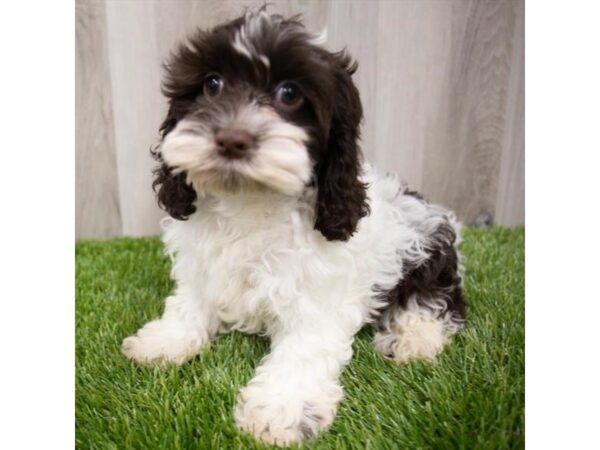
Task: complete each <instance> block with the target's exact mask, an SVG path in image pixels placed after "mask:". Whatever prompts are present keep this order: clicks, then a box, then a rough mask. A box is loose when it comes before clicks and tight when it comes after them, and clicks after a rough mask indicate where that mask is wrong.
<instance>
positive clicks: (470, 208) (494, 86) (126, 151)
mask: <svg viewBox="0 0 600 450" xmlns="http://www.w3.org/2000/svg"><path fill="white" fill-rule="evenodd" d="M104 2H105V3H104V4H105V7H106V21H107V22H106V27H107V28H106V33H107V35H108V61H106V60H102V55H101V51H102V49H101V48H100V47H98V48H96V47H89V46H88V47H86V52H87V53H89V54H88V55H85V56H82V58H87V59H88V60H95V62H94V64H95V66H94V67H96V68H98V69H99V70H100V72H101V71H102V70H104V73H105V78H106V73H107V72H106V67H107V66H108V67H109V68H110V80H107V81H108V82H104V83H99V86H101V87H98V89H100V90H101V91H102V93H101V95H99V96H98V97H102V98H105V99H110V102H111V104H110V105H108V106H109V107H110V108H108V110H107V109H106V105H105V106H104V109H99V111H103V110H106V111H109V110H110V109H111V108H112V111H113V112H114V121H110V120H108V116H106V117H107V123H106V124H105V125H103V126H104V127H105V128H106V130H105V133H104V134H106V136H107V138H106V139H105V140H107V139H111V136H113V134H111V131H110V128H111V126H113V128H114V142H113V145H114V149H115V150H112V155H113V159H112V161H113V166H112V169H111V166H110V164H107V161H108V162H110V158H109V159H108V160H107V161H104V163H102V162H99V164H98V165H97V166H94V167H97V169H90V168H89V167H90V162H94V159H93V158H96V156H94V157H93V158H92V159H90V156H89V155H96V153H95V152H93V151H89V150H86V151H83V150H80V149H79V146H78V161H79V160H80V159H82V158H84V157H87V158H88V161H89V162H88V163H87V167H88V168H87V169H86V168H85V167H86V166H85V165H80V164H79V163H78V176H79V175H80V167H81V173H82V174H84V175H82V176H81V178H82V179H89V178H92V177H93V175H94V171H96V170H98V171H100V172H102V173H100V174H97V175H98V176H99V178H101V179H103V180H110V172H111V170H112V174H113V175H112V176H113V181H112V184H111V186H112V187H113V191H112V192H113V194H112V195H113V196H112V200H107V199H106V198H99V197H98V194H97V192H98V191H96V194H94V193H93V191H91V192H90V189H92V188H90V185H89V182H88V183H87V184H86V183H81V184H78V197H81V198H82V199H83V198H90V199H92V200H91V202H90V205H93V206H91V207H90V208H91V209H92V210H93V209H94V208H96V209H97V210H98V211H103V210H106V206H103V205H106V204H109V205H110V204H112V205H113V210H112V212H111V213H110V214H108V213H107V214H104V213H99V214H96V215H92V216H88V217H94V218H95V219H94V221H95V222H94V221H92V222H94V223H91V222H90V223H89V224H88V223H87V222H85V220H84V219H83V218H82V217H80V211H82V210H81V208H80V207H79V203H81V202H78V210H77V214H78V224H81V226H80V227H79V228H78V236H79V235H81V236H84V235H85V236H94V235H96V234H98V229H99V228H102V227H104V228H105V229H106V230H109V231H106V232H105V233H108V234H111V233H117V232H122V233H124V234H131V235H145V234H154V233H157V232H158V231H159V227H158V219H159V217H160V216H162V214H163V213H161V212H160V210H159V209H158V208H157V206H156V204H155V200H154V196H153V193H152V191H151V189H150V184H151V168H152V166H153V164H154V163H153V161H152V160H151V159H150V157H149V154H148V148H149V147H150V145H151V144H152V143H154V142H156V139H157V137H158V126H159V124H160V122H161V119H162V117H163V116H164V114H165V112H166V104H165V101H164V99H163V98H162V96H161V94H160V89H159V86H160V80H161V77H162V72H161V63H162V62H163V61H164V60H165V59H166V58H167V57H168V55H169V52H170V50H171V49H172V48H173V46H174V45H175V44H176V43H177V42H178V41H180V40H181V39H183V38H184V37H185V36H187V35H188V34H189V33H190V32H191V31H192V30H194V29H195V28H196V27H200V28H209V27H212V26H215V25H217V24H219V23H221V22H223V21H226V20H230V19H232V18H234V17H236V16H238V15H239V14H241V13H243V11H244V10H245V8H258V7H260V6H261V5H262V4H263V3H264V2H263V1H262V0H221V1H219V0H203V1H192V0H169V1H164V0H144V1H115V0H104ZM88 3H89V2H88ZM92 3H93V4H95V5H98V4H101V3H102V2H101V0H94V2H92ZM523 4H524V2H523V0H493V1H490V0H452V1H441V0H394V1H391V0H378V1H377V0H373V1H361V0H344V1H342V0H323V1H319V0H275V1H271V2H269V11H270V12H272V13H280V14H283V15H284V16H290V15H293V14H298V13H300V14H302V15H303V16H304V22H305V23H306V25H307V28H308V29H309V30H310V31H312V32H320V31H321V30H322V29H323V28H327V31H328V40H327V43H326V46H327V48H329V49H330V50H333V51H337V50H341V49H342V48H344V47H347V48H348V50H349V52H350V53H351V55H352V56H353V57H354V58H355V59H357V60H358V62H359V70H358V72H357V73H356V75H355V81H356V84H357V85H358V87H359V90H360V92H361V96H362V101H363V107H364V112H365V121H364V126H363V133H362V147H363V151H364V153H365V155H366V157H367V159H368V160H369V161H371V162H372V163H373V164H374V165H376V166H377V167H379V168H381V169H382V170H385V171H390V172H396V173H398V174H399V175H400V177H401V178H403V179H404V180H406V181H408V182H409V183H410V184H412V185H413V186H414V187H415V188H417V189H419V190H421V191H422V192H423V193H424V194H425V195H426V197H428V198H429V199H430V200H432V201H434V202H436V203H441V204H445V205H447V206H449V207H451V208H453V209H455V210H456V211H457V213H458V216H459V218H460V219H461V220H463V221H465V222H467V223H473V222H477V221H478V222H482V221H483V222H486V221H488V222H489V221H492V220H493V222H494V223H497V224H504V225H519V224H523V223H524V192H523V191H524V170H523V167H524V125H523V124H524V101H523V96H524V75H523V72H524V51H523V47H524V28H523V27H524V25H523V15H524V13H523V10H524V7H523ZM78 26H79V22H78ZM79 36H80V33H79V32H78V41H79ZM82 48H83V47H82ZM104 51H106V49H105V50H104ZM97 54H98V55H99V56H98V55H97ZM99 77H100V78H101V75H99ZM78 83H79V80H78ZM107 91H108V92H107ZM94 105H96V104H95V103H94ZM94 108H99V106H98V105H96V106H94ZM89 114H96V116H99V117H103V115H102V113H99V112H98V110H95V111H90V112H89ZM112 122H114V124H112ZM92 123H94V120H89V121H86V120H82V121H78V128H82V129H84V130H83V131H82V134H83V135H90V131H89V128H91V126H90V125H91V124H92ZM98 126H99V125H96V127H98ZM78 133H79V130H78ZM86 133H87V134H86ZM78 142H79V141H78ZM107 142H109V141H107ZM107 145H110V143H109V144H107ZM80 152H83V156H80V155H79V153H80ZM86 152H87V153H86ZM85 155H88V156H85ZM115 155H116V167H117V169H118V183H117V182H116V181H115V180H114V178H115V170H114V167H115V165H114V161H115ZM98 157H100V156H98ZM102 157H106V155H105V156H102ZM116 186H118V191H116V190H115V189H116ZM79 190H81V191H82V192H81V193H80V192H79ZM106 192H107V195H108V198H109V199H110V198H111V197H110V195H111V194H110V192H111V191H110V189H108V190H107V191H106ZM115 192H118V195H117V197H116V198H117V200H118V201H115ZM79 194H81V195H79ZM94 195H97V197H94ZM111 201H112V203H111ZM115 202H116V206H117V208H116V209H115V208H114V206H115ZM118 207H120V210H121V213H120V214H121V215H120V216H119V211H118ZM102 221H105V222H106V224H104V223H102V224H101V223H100V222H102ZM119 223H122V226H120V228H119V227H118V226H117V227H115V224H119Z"/></svg>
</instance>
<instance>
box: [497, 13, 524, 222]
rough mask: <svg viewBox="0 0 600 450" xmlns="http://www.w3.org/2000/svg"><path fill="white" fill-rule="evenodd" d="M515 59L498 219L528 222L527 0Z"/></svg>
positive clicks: (519, 17) (518, 28) (518, 18)
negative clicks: (526, 215) (526, 162)
mask: <svg viewBox="0 0 600 450" xmlns="http://www.w3.org/2000/svg"><path fill="white" fill-rule="evenodd" d="M516 14H517V15H516V24H515V33H514V37H513V51H512V53H513V58H512V62H511V71H510V81H509V86H508V101H507V106H506V128H505V132H504V143H503V150H502V159H501V163H500V174H499V176H498V190H497V193H496V214H495V220H496V223H500V224H503V225H507V226H516V225H523V224H524V222H525V48H524V42H525V4H524V3H523V2H518V3H517V11H516Z"/></svg>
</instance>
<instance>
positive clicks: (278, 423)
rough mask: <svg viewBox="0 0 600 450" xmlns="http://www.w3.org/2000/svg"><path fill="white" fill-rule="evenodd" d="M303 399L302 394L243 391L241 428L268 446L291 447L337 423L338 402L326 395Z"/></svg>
mask: <svg viewBox="0 0 600 450" xmlns="http://www.w3.org/2000/svg"><path fill="white" fill-rule="evenodd" d="M311 398H312V399H311V400H303V399H302V398H301V395H300V394H299V393H298V392H294V391H289V392H287V393H276V392H274V390H272V389H269V388H268V387H267V388H265V387H260V386H256V385H249V386H247V387H245V388H244V389H242V391H241V392H240V395H239V397H238V404H237V407H236V411H235V421H236V424H237V426H238V427H239V428H240V429H241V430H243V431H245V432H248V433H251V434H252V435H253V436H254V437H255V438H256V439H258V440H260V441H263V442H266V443H268V444H275V445H279V446H287V445H290V444H293V443H295V442H301V441H304V440H306V439H309V438H311V437H313V436H316V435H317V434H318V433H319V432H320V431H322V430H324V429H325V428H327V427H328V426H329V425H331V423H332V422H333V419H334V417H335V412H336V406H337V403H338V401H337V399H336V400H333V401H332V400H328V399H327V396H326V394H325V395H323V396H322V397H321V398H319V399H317V398H315V396H311Z"/></svg>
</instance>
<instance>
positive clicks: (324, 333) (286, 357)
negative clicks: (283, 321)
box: [235, 322, 354, 445]
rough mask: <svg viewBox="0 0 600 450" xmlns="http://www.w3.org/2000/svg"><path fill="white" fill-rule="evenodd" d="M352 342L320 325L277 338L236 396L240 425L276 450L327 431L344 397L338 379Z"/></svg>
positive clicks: (332, 329) (330, 327)
mask: <svg viewBox="0 0 600 450" xmlns="http://www.w3.org/2000/svg"><path fill="white" fill-rule="evenodd" d="M353 337H354V336H353V334H351V333H348V332H346V333H344V332H343V331H342V330H340V329H335V328H334V327H332V325H331V324H326V323H324V322H323V323H321V324H320V325H319V324H318V323H316V322H313V323H307V324H305V325H304V326H303V327H299V328H298V329H296V330H293V331H290V332H287V333H280V334H279V335H277V336H275V337H274V338H273V341H272V352H271V353H270V354H269V355H268V356H267V357H266V358H265V359H264V361H263V362H262V364H261V366H260V367H259V368H258V369H257V371H256V375H255V377H254V378H253V379H252V380H251V381H250V383H248V385H247V386H246V387H244V388H243V389H242V390H241V391H240V394H239V397H238V405H237V408H236V413H235V419H236V422H237V424H238V426H239V427H240V428H241V429H243V430H245V431H248V432H250V433H252V434H253V435H254V436H255V437H256V438H258V439H260V440H262V441H265V442H269V443H276V444H279V445H287V444H290V443H292V442H297V441H301V440H304V439H307V438H309V437H311V436H313V435H315V434H316V433H318V432H319V431H320V430H322V429H324V428H326V427H328V426H329V425H330V424H331V422H332V421H333V418H334V417H335V412H336V408H337V404H338V403H339V401H340V400H341V399H342V396H343V391H342V387H341V385H340V383H339V376H340V372H341V371H342V369H343V367H344V366H345V365H346V364H347V363H348V361H349V360H350V357H351V356H352V340H353Z"/></svg>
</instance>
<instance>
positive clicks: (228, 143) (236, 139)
mask: <svg viewBox="0 0 600 450" xmlns="http://www.w3.org/2000/svg"><path fill="white" fill-rule="evenodd" d="M253 141H254V139H253V137H252V135H251V134H250V133H248V132H247V131H244V130H238V129H235V128H222V129H220V130H219V131H217V134H216V135H215V142H216V144H217V150H218V151H219V153H220V154H221V155H223V156H224V157H226V158H230V159H239V158H242V157H243V156H244V155H246V154H247V153H248V150H249V149H250V148H251V147H252V144H253Z"/></svg>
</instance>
